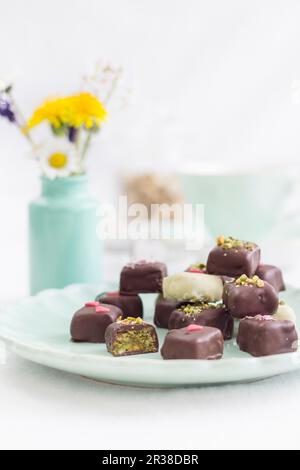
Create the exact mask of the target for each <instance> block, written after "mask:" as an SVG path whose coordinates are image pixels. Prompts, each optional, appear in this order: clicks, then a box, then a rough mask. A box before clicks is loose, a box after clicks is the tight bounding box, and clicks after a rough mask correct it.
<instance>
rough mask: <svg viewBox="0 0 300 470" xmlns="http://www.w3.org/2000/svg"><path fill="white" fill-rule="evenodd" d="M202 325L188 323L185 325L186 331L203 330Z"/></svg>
mask: <svg viewBox="0 0 300 470" xmlns="http://www.w3.org/2000/svg"><path fill="white" fill-rule="evenodd" d="M203 328H204V327H203V326H201V325H189V326H188V327H187V331H202V330H203Z"/></svg>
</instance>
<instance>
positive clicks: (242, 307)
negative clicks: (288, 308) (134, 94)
mask: <svg viewBox="0 0 300 470" xmlns="http://www.w3.org/2000/svg"><path fill="white" fill-rule="evenodd" d="M278 302H279V300H278V295H277V292H276V291H275V289H274V287H272V286H271V285H270V284H268V283H267V282H264V286H263V287H257V286H255V285H247V286H241V285H236V284H235V282H230V283H228V284H225V286H224V292H223V303H224V304H225V306H226V308H227V310H228V311H229V312H230V313H231V315H232V316H233V317H234V318H244V317H247V316H248V317H255V316H256V315H273V314H274V313H275V312H276V310H277V308H278Z"/></svg>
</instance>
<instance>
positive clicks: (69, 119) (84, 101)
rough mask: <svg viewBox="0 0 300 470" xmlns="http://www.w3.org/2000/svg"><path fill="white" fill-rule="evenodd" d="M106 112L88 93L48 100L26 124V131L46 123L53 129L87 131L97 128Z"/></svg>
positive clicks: (104, 118)
mask: <svg viewBox="0 0 300 470" xmlns="http://www.w3.org/2000/svg"><path fill="white" fill-rule="evenodd" d="M106 117H107V111H106V109H105V108H104V106H103V104H102V103H101V101H99V100H98V98H97V97H96V96H94V95H92V94H90V93H80V94H78V95H73V96H68V97H65V98H57V99H54V100H48V101H46V102H45V103H44V104H42V106H40V107H39V108H37V109H36V110H35V112H34V113H33V115H32V117H31V118H30V119H29V121H28V123H27V127H28V129H32V128H33V127H35V126H37V125H39V124H41V123H42V122H43V121H48V122H49V123H50V124H51V125H52V126H53V127H54V128H56V129H59V128H60V127H62V126H68V127H76V128H78V127H82V126H84V127H85V128H87V129H91V128H92V127H94V126H95V127H99V125H100V123H101V122H103V121H105V120H106Z"/></svg>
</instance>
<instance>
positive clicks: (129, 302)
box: [96, 292, 144, 318]
mask: <svg viewBox="0 0 300 470" xmlns="http://www.w3.org/2000/svg"><path fill="white" fill-rule="evenodd" d="M96 301H98V302H102V303H104V304H108V305H115V306H116V307H119V308H120V309H121V310H122V312H123V318H127V317H133V318H138V317H140V318H143V310H144V309H143V302H142V299H141V298H140V296H139V295H122V294H120V292H103V293H102V294H99V295H98V296H97V297H96Z"/></svg>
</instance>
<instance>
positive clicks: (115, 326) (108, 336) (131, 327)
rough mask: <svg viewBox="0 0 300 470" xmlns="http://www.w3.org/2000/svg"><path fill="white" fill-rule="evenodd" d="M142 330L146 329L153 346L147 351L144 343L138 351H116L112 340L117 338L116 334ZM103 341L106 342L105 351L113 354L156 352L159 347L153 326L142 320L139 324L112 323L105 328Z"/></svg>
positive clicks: (129, 354) (130, 354) (126, 354)
mask: <svg viewBox="0 0 300 470" xmlns="http://www.w3.org/2000/svg"><path fill="white" fill-rule="evenodd" d="M143 330H144V331H147V332H148V333H149V334H150V335H151V337H152V339H153V343H154V347H153V349H152V350H151V351H149V350H148V349H147V347H146V345H144V346H143V347H141V349H140V350H138V351H130V350H127V351H123V352H122V353H116V351H115V350H114V342H115V340H116V339H117V338H118V335H122V334H124V333H128V332H136V333H138V332H141V331H143ZM105 342H106V347H107V351H108V352H109V353H111V354H113V355H114V356H133V355H136V354H147V353H154V352H157V351H158V348H159V342H158V337H157V333H156V330H155V327H154V326H153V325H151V324H149V323H146V322H142V323H141V324H124V323H122V322H116V323H112V324H111V325H110V326H109V327H108V328H107V330H106V333H105Z"/></svg>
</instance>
